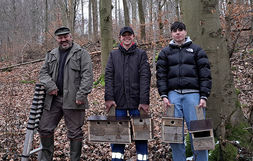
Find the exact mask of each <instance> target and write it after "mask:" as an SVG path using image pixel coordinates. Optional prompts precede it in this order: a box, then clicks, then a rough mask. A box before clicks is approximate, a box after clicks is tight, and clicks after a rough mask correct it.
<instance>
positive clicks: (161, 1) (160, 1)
mask: <svg viewBox="0 0 253 161" xmlns="http://www.w3.org/2000/svg"><path fill="white" fill-rule="evenodd" d="M165 2H166V1H165V0H157V5H158V6H157V9H158V19H157V21H158V25H159V37H160V38H161V37H162V36H163V28H164V26H163V20H162V8H163V6H164V4H165Z"/></svg>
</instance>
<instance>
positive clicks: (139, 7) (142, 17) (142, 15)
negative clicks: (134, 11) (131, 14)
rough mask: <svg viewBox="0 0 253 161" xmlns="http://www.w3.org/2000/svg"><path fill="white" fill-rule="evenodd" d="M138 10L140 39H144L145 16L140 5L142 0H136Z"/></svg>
mask: <svg viewBox="0 0 253 161" xmlns="http://www.w3.org/2000/svg"><path fill="white" fill-rule="evenodd" d="M138 10H139V19H140V26H141V27H140V30H141V40H142V41H145V40H146V33H145V17H144V12H143V7H142V0H138Z"/></svg>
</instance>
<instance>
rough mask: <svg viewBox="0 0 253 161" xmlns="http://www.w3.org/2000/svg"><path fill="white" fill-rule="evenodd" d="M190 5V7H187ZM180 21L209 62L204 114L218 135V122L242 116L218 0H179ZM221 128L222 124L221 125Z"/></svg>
mask: <svg viewBox="0 0 253 161" xmlns="http://www.w3.org/2000/svg"><path fill="white" fill-rule="evenodd" d="M189 6H191V7H189ZM182 12H183V20H184V22H185V24H186V27H187V31H188V34H189V35H190V36H191V38H192V40H193V42H195V43H196V44H198V45H200V46H201V47H202V48H203V49H204V50H205V51H206V53H207V55H208V57H209V61H210V62H211V70H212V77H213V88H212V93H211V95H210V98H209V100H208V108H207V117H210V118H212V120H213V123H214V129H215V130H216V133H217V134H218V136H221V135H222V134H221V131H224V129H221V128H220V127H219V125H220V124H221V123H222V121H221V120H222V119H224V118H225V121H226V123H231V124H232V125H236V123H238V122H241V121H242V120H243V118H244V116H243V114H242V111H241V109H240V107H238V106H237V105H236V102H237V101H238V100H237V96H236V94H235V87H234V83H233V77H232V74H231V69H230V60H229V55H228V51H227V44H226V41H225V38H224V37H222V28H221V24H220V21H219V10H218V0H209V1H207V0H204V1H203V0H187V1H182ZM224 128H225V127H224Z"/></svg>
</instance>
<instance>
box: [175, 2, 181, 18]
mask: <svg viewBox="0 0 253 161" xmlns="http://www.w3.org/2000/svg"><path fill="white" fill-rule="evenodd" d="M175 3H176V15H177V19H178V21H180V20H181V17H180V12H179V10H180V6H179V1H178V0H175Z"/></svg>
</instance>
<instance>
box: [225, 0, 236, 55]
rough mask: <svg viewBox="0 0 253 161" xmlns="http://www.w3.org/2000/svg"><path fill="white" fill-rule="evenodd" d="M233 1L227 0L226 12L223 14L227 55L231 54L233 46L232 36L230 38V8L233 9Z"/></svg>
mask: <svg viewBox="0 0 253 161" xmlns="http://www.w3.org/2000/svg"><path fill="white" fill-rule="evenodd" d="M233 4H234V2H233V1H232V0H228V2H227V12H226V14H225V36H226V41H227V49H228V55H229V57H231V56H232V54H233V47H232V43H233V42H232V38H231V24H232V23H231V20H232V17H231V16H232V10H233Z"/></svg>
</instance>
